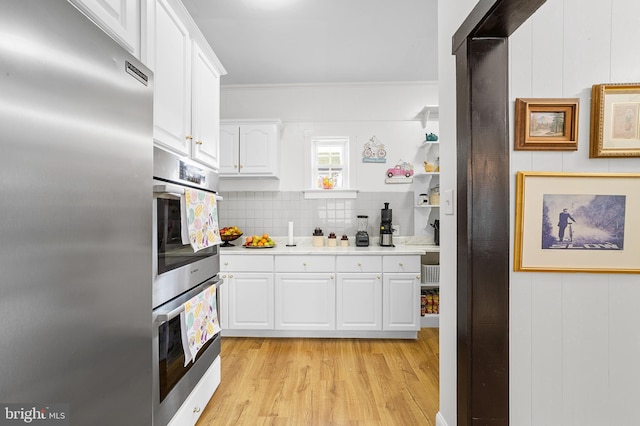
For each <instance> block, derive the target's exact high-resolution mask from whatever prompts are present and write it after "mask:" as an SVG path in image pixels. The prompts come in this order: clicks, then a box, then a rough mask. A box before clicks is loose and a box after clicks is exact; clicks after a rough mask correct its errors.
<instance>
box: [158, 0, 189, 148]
mask: <svg viewBox="0 0 640 426" xmlns="http://www.w3.org/2000/svg"><path fill="white" fill-rule="evenodd" d="M154 79H155V80H154V82H155V83H154V84H155V86H154V96H153V137H154V139H155V141H156V142H157V143H158V144H160V145H162V146H164V147H166V148H169V149H171V150H173V151H175V152H177V153H179V154H183V155H189V151H190V148H191V141H190V139H191V39H190V37H189V32H188V31H187V29H186V27H185V26H184V25H183V24H182V22H181V21H180V19H179V18H178V16H177V15H176V14H175V12H174V11H173V9H171V6H170V5H169V4H168V3H167V1H166V0H158V3H157V5H156V21H155V70H154Z"/></svg>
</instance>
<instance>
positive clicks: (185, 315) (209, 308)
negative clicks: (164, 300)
mask: <svg viewBox="0 0 640 426" xmlns="http://www.w3.org/2000/svg"><path fill="white" fill-rule="evenodd" d="M216 306H217V303H216V288H215V286H211V287H208V288H207V289H205V290H204V291H202V292H200V293H198V294H197V295H195V296H194V297H192V298H191V299H189V300H188V301H187V302H185V303H184V310H183V311H182V312H181V313H180V330H181V334H182V348H183V350H184V365H185V366H186V365H187V364H188V363H189V362H190V361H193V360H195V358H196V355H197V354H198V351H199V350H200V349H201V348H202V347H203V346H204V345H205V343H207V341H209V340H210V339H211V338H213V337H214V336H215V335H216V334H218V333H219V332H220V331H221V328H220V322H219V321H218V311H217V308H216Z"/></svg>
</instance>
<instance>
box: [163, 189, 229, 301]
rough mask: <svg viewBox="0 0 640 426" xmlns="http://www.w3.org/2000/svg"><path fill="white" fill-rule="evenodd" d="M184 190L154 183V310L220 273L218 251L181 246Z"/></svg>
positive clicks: (216, 248) (212, 248)
mask: <svg viewBox="0 0 640 426" xmlns="http://www.w3.org/2000/svg"><path fill="white" fill-rule="evenodd" d="M183 195H184V188H183V187H181V186H179V185H174V184H168V183H166V182H161V181H154V197H153V219H154V220H153V224H154V235H153V248H154V259H153V265H154V271H153V272H154V283H153V306H154V307H156V306H159V305H161V304H162V303H164V302H166V301H168V300H170V299H172V298H173V297H175V296H177V295H179V294H182V293H183V292H185V291H187V290H189V289H191V288H193V287H194V286H196V285H198V284H200V283H201V282H203V281H205V280H208V279H210V278H211V277H213V276H215V275H216V274H217V273H218V272H219V270H220V260H219V258H218V247H217V246H213V247H209V248H206V249H202V250H199V251H198V252H195V253H194V251H193V248H192V247H191V245H190V244H183V243H182V224H183V223H186V221H184V222H183V220H182V207H181V204H180V199H181V197H182V196H183Z"/></svg>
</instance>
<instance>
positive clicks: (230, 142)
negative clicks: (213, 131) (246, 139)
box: [220, 124, 240, 176]
mask: <svg viewBox="0 0 640 426" xmlns="http://www.w3.org/2000/svg"><path fill="white" fill-rule="evenodd" d="M239 155H240V127H239V126H238V125H236V124H221V125H220V175H221V176H222V175H227V176H235V175H237V174H238V172H239V170H240V169H239V165H240V157H239Z"/></svg>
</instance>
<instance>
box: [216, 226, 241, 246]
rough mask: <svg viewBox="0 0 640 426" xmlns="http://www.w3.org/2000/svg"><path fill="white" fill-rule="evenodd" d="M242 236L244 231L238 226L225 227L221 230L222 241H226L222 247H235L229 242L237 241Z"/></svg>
mask: <svg viewBox="0 0 640 426" xmlns="http://www.w3.org/2000/svg"><path fill="white" fill-rule="evenodd" d="M241 236H242V231H241V230H240V229H238V227H237V226H229V227H224V228H222V229H221V230H220V239H221V240H222V241H224V244H222V246H221V247H233V246H234V245H233V244H231V243H230V242H229V241H233V240H237V239H238V238H240V237H241Z"/></svg>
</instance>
